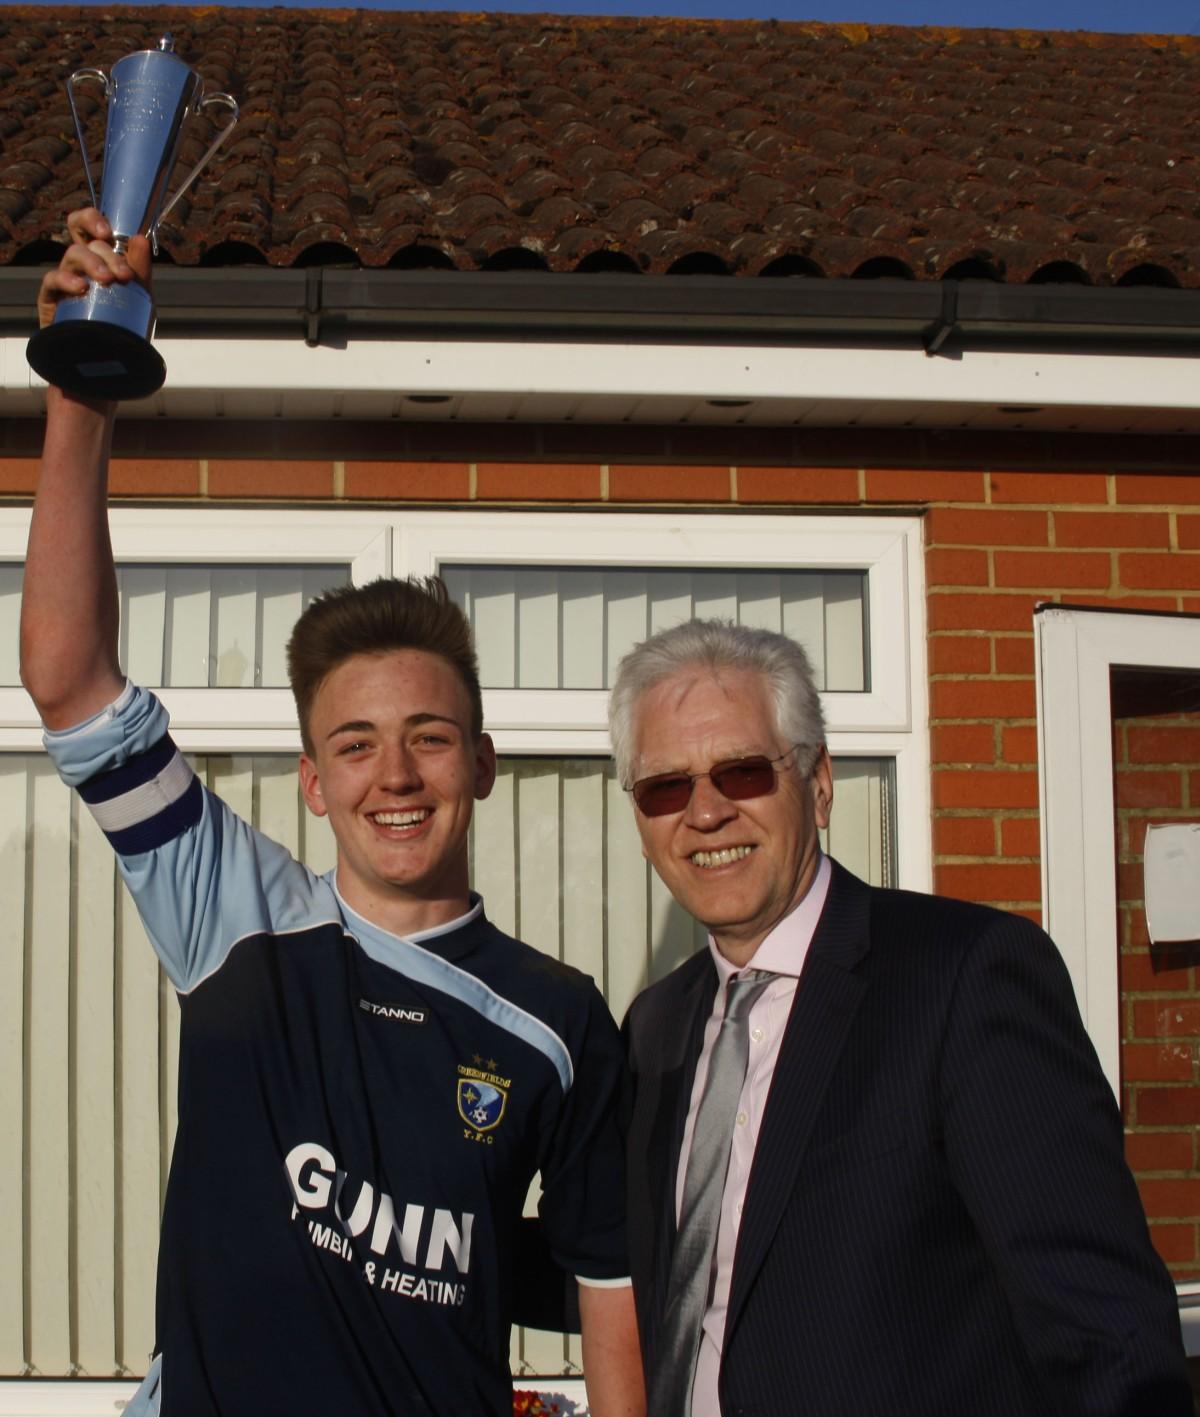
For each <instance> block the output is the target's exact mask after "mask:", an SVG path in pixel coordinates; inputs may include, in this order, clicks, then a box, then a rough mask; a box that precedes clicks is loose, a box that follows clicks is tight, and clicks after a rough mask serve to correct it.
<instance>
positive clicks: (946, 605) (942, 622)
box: [926, 590, 1042, 631]
mask: <svg viewBox="0 0 1200 1417" xmlns="http://www.w3.org/2000/svg"><path fill="white" fill-rule="evenodd" d="M1041 598H1042V597H1039V596H1033V595H1001V594H995V593H993V594H987V595H985V594H976V593H972V592H971V591H937V590H935V591H933V592H931V594H930V595H929V597H928V602H927V608H926V614H927V617H928V624H929V628H930V630H935V631H936V630H1032V629H1033V611H1034V607H1035V606H1036V605H1037V603H1038V600H1039V599H1041Z"/></svg>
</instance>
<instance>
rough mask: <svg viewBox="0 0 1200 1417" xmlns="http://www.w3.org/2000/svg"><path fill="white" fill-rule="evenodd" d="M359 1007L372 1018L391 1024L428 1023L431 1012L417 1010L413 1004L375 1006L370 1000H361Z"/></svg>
mask: <svg viewBox="0 0 1200 1417" xmlns="http://www.w3.org/2000/svg"><path fill="white" fill-rule="evenodd" d="M358 1007H359V1008H360V1009H362V1011H363V1013H365V1014H370V1015H371V1016H372V1018H383V1019H387V1020H389V1021H390V1022H391V1023H428V1022H429V1010H428V1009H421V1008H416V1007H414V1006H413V1005H411V1004H375V1003H372V1002H371V1000H370V999H359V1001H358Z"/></svg>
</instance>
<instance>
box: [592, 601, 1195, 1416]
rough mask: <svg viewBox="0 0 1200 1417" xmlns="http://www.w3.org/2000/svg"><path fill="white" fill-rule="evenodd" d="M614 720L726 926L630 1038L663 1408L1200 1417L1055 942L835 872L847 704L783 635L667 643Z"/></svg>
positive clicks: (664, 1411) (644, 817)
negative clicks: (840, 704)
mask: <svg viewBox="0 0 1200 1417" xmlns="http://www.w3.org/2000/svg"><path fill="white" fill-rule="evenodd" d="M610 717H611V722H612V737H613V752H614V756H615V757H616V760H617V770H618V773H619V775H620V778H621V781H622V783H623V784H625V785H626V786H627V787H629V788H630V789H631V791H632V796H633V802H634V810H635V813H636V817H637V826H638V831H639V833H640V834H641V838H642V844H643V847H644V848H645V852H646V855H647V857H649V859H650V861H651V863H652V865H653V866H654V869H655V870H656V871H657V872H658V873H659V875H660V876H661V877H662V879H663V881H664V883H665V884H666V885H667V886H668V888H669V889H670V891H671V893H672V894H673V895H674V897H675V899H676V900H677V901H679V903H680V905H682V906H683V908H684V909H685V910H687V911H688V912H689V913H690V914H691V915H693V916H694V917H695V918H696V919H697V920H699V921H701V922H702V923H703V924H704V925H705V926H706V927H707V928H708V931H709V935H710V944H709V948H708V949H707V950H703V951H701V952H700V953H699V954H697V955H695V956H693V958H692V959H690V960H688V961H687V962H686V963H684V964H683V965H681V966H680V967H679V968H678V969H677V970H675V971H674V973H672V974H670V975H668V976H667V977H666V978H665V979H662V980H660V981H659V982H658V983H657V984H655V985H653V986H652V987H651V988H649V989H647V990H646V991H645V992H644V993H643V994H642V995H640V996H639V998H638V999H636V1000H635V1001H634V1004H633V1006H632V1008H631V1009H630V1012H629V1017H628V1020H627V1022H626V1030H627V1033H628V1037H629V1044H630V1058H631V1062H632V1065H633V1072H634V1085H635V1103H634V1115H633V1123H632V1127H631V1129H630V1133H629V1238H630V1259H631V1262H632V1266H633V1276H634V1287H635V1292H636V1295H637V1303H638V1311H639V1317H640V1319H641V1333H642V1341H643V1345H644V1348H645V1358H646V1381H647V1388H648V1391H649V1408H650V1411H651V1412H652V1413H654V1417H689V1414H690V1417H718V1414H719V1413H722V1412H724V1413H734V1412H747V1413H750V1412H755V1413H757V1412H802V1413H804V1414H805V1417H846V1414H849V1413H868V1412H876V1413H888V1414H890V1417H968V1414H969V1417H1044V1414H1050V1413H1053V1414H1055V1417H1068V1414H1071V1417H1083V1414H1084V1413H1087V1414H1089V1417H1188V1414H1190V1413H1191V1411H1192V1397H1191V1392H1190V1387H1189V1383H1188V1374H1187V1367H1186V1365H1185V1362H1184V1356H1183V1348H1182V1343H1181V1340H1180V1332H1179V1317H1178V1313H1177V1309H1176V1301H1175V1294H1174V1291H1173V1289H1172V1287H1171V1283H1170V1280H1169V1278H1168V1276H1167V1273H1166V1270H1165V1268H1164V1266H1163V1264H1162V1262H1161V1261H1160V1260H1159V1258H1158V1256H1157V1255H1156V1254H1155V1253H1154V1251H1153V1249H1152V1248H1151V1245H1150V1239H1149V1235H1148V1233H1147V1228H1146V1221H1145V1217H1144V1216H1143V1214H1142V1209H1141V1204H1140V1202H1139V1200H1138V1193H1137V1190H1136V1187H1135V1186H1134V1183H1133V1178H1132V1176H1131V1175H1130V1174H1129V1171H1128V1169H1127V1167H1126V1165H1125V1161H1124V1156H1123V1147H1122V1143H1123V1137H1122V1129H1121V1118H1120V1114H1119V1113H1118V1111H1117V1107H1116V1104H1115V1102H1114V1099H1113V1095H1112V1091H1111V1089H1110V1088H1109V1086H1108V1083H1107V1082H1106V1081H1105V1079H1104V1076H1103V1074H1102V1073H1101V1071H1100V1066H1099V1064H1098V1062H1097V1060H1096V1055H1095V1052H1094V1051H1093V1049H1092V1047H1091V1043H1090V1042H1089V1040H1088V1037H1087V1034H1086V1033H1085V1032H1084V1029H1083V1026H1082V1023H1081V1021H1080V1018H1079V1012H1078V1009H1077V1008H1076V1006H1075V999H1074V995H1073V994H1072V991H1071V984H1070V980H1069V978H1068V976H1067V971H1066V969H1065V967H1064V965H1063V962H1062V959H1061V958H1060V956H1059V954H1058V951H1057V950H1056V949H1055V948H1054V945H1053V944H1052V943H1051V941H1050V940H1049V939H1048V938H1047V937H1046V936H1045V935H1044V934H1043V933H1042V932H1041V931H1040V930H1039V929H1037V927H1036V926H1034V925H1032V924H1031V923H1030V922H1029V921H1028V920H1024V919H1021V918H1019V917H1016V916H1012V915H1006V914H1003V913H1002V912H1000V911H997V910H990V909H986V908H984V907H981V906H976V905H969V904H967V903H965V902H962V901H954V900H942V899H939V898H938V897H936V896H928V895H918V894H913V893H910V892H905V891H895V890H880V889H876V888H872V887H871V886H868V885H866V884H865V883H864V882H862V881H860V880H858V879H857V878H856V877H854V876H852V875H851V874H850V873H849V872H848V871H846V870H844V869H843V868H842V867H840V866H839V865H838V864H837V863H836V862H834V861H831V860H830V859H829V858H828V857H826V856H824V855H823V854H822V851H821V847H820V840H819V835H818V833H819V831H820V829H821V828H823V827H825V826H827V825H828V823H829V814H830V810H831V807H832V802H833V778H832V773H831V769H830V761H829V754H828V753H827V751H826V749H825V731H824V725H823V723H822V717H821V705H820V699H819V697H818V694H817V690H816V687H815V685H814V683H813V679H812V674H811V671H810V669H809V666H808V662H807V660H806V658H805V656H804V652H803V650H802V649H801V648H800V646H799V645H797V644H795V643H794V642H793V641H792V640H789V639H788V638H786V637H785V636H783V635H779V634H773V633H770V632H768V631H766V630H753V629H749V628H747V627H745V626H732V625H727V624H722V623H720V622H717V621H692V622H690V623H688V624H685V625H679V626H676V627H674V628H673V629H669V630H665V631H663V632H662V633H660V634H658V635H655V636H653V637H652V638H651V639H649V640H648V641H646V642H645V643H644V644H642V645H639V646H638V647H637V648H636V649H635V650H633V651H632V652H631V653H630V654H629V655H628V656H626V658H625V659H624V660H623V661H622V663H621V666H620V669H619V672H618V676H617V682H616V685H615V687H614V689H613V696H612V704H611V710H610ZM738 1040H740V1047H739V1046H737V1041H738Z"/></svg>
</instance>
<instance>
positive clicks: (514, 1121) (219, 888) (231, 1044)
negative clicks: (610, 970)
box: [46, 687, 628, 1417]
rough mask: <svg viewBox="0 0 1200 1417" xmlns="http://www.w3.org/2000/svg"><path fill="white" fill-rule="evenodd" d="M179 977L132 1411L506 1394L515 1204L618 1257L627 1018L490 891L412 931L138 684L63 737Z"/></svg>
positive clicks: (567, 1239) (68, 765)
mask: <svg viewBox="0 0 1200 1417" xmlns="http://www.w3.org/2000/svg"><path fill="white" fill-rule="evenodd" d="M46 743H47V747H48V749H49V750H50V752H51V754H52V756H53V757H54V759H55V762H56V764H57V765H58V767H59V770H60V772H61V773H62V775H63V777H64V779H65V780H66V781H68V782H70V783H71V784H72V785H75V786H77V787H78V788H79V790H80V793H81V795H82V797H83V798H84V800H85V801H86V802H87V803H88V805H89V807H90V808H91V810H92V811H93V813H94V814H95V816H96V819H97V821H98V823H99V825H100V826H101V828H102V829H103V830H104V831H105V833H106V834H107V835H108V837H109V839H110V841H111V842H112V843H113V846H114V847H115V848H116V850H117V852H118V854H119V860H120V865H121V870H122V873H123V875H124V877H125V879H126V881H127V882H128V884H129V886H130V889H131V890H132V892H133V894H134V897H135V899H136V900H137V903H138V907H139V910H140V912H141V914H142V918H143V921H144V922H145V924H146V928H147V931H148V933H149V935H150V938H151V940H152V941H153V943H154V946H155V949H156V951H157V952H158V954H159V957H160V959H161V960H162V962H163V965H164V967H165V969H166V971H167V973H168V974H169V976H170V977H171V979H172V981H173V982H174V984H175V986H176V988H177V989H178V991H179V1000H180V1009H181V1029H180V1057H179V1128H178V1133H177V1137H176V1142H175V1151H174V1156H173V1158H172V1162H171V1173H170V1178H169V1181H168V1186H167V1199H166V1207H165V1211H164V1215H163V1226H162V1236H161V1244H160V1251H159V1277H158V1300H157V1327H158V1338H157V1347H158V1350H159V1354H158V1357H157V1359H156V1362H155V1366H154V1369H153V1371H152V1373H151V1375H150V1377H149V1378H148V1380H147V1383H146V1384H145V1385H144V1388H143V1390H142V1392H141V1393H140V1394H139V1398H138V1399H135V1404H134V1405H133V1406H132V1407H131V1408H130V1409H129V1411H130V1412H131V1413H136V1412H138V1411H151V1412H152V1411H158V1410H161V1412H163V1413H164V1414H167V1417H191V1414H206V1415H207V1414H216V1413H226V1414H228V1413H247V1414H255V1417H259V1414H263V1413H269V1412H284V1411H286V1412H295V1413H305V1412H313V1413H316V1412H327V1411H352V1412H355V1413H360V1414H374V1413H378V1414H385V1413H386V1414H396V1413H426V1412H429V1413H433V1412H436V1413H464V1414H465V1413H470V1414H476V1413H492V1412H494V1413H505V1414H507V1413H508V1412H509V1411H511V1379H510V1376H509V1370H508V1342H509V1329H510V1322H511V1320H510V1314H511V1307H512V1299H513V1294H514V1286H515V1285H516V1284H517V1283H519V1282H520V1275H519V1274H516V1273H515V1272H514V1270H515V1256H516V1236H517V1228H518V1221H519V1218H520V1215H521V1210H522V1206H523V1203H524V1200H525V1196H526V1194H527V1191H528V1188H529V1185H530V1182H531V1180H532V1178H533V1176H534V1174H535V1173H536V1172H539V1171H540V1173H541V1181H542V1198H541V1202H540V1215H541V1220H542V1225H543V1229H544V1232H545V1234H546V1237H547V1239H548V1241H549V1244H550V1247H551V1250H552V1252H553V1254H554V1257H555V1259H556V1260H557V1261H558V1263H559V1264H560V1265H562V1266H563V1268H565V1269H566V1270H568V1271H570V1272H573V1273H575V1274H577V1275H579V1276H580V1277H581V1278H583V1279H585V1280H586V1279H591V1280H595V1281H598V1282H604V1281H609V1280H614V1279H621V1278H623V1277H624V1276H625V1275H626V1274H627V1273H628V1268H627V1263H626V1258H625V1248H624V1246H625V1241H624V1207H623V1185H624V1183H623V1178H622V1156H621V1147H620V1138H619V1132H618V1126H617V1118H616V1109H617V1101H618V1096H619V1093H620V1089H621V1086H622V1079H623V1061H622V1054H621V1048H620V1042H619V1037H618V1034H617V1030H616V1027H615V1025H614V1023H613V1021H612V1019H611V1017H610V1015H609V1013H608V1010H607V1007H606V1006H605V1004H604V1002H603V1000H602V999H601V998H600V995H599V994H598V993H597V991H596V989H595V987H594V986H593V984H592V983H591V981H590V980H589V979H587V977H586V976H584V975H582V974H580V973H579V972H578V971H576V970H573V969H570V968H568V967H567V966H564V965H562V964H560V963H558V962H557V961H555V960H552V959H550V958H549V957H547V956H545V955H543V954H541V953H540V952H539V951H536V950H534V949H531V948H530V947H529V946H527V945H524V944H522V943H521V942H519V941H517V940H514V939H511V938H510V937H509V936H507V935H505V934H503V933H502V932H501V931H499V930H498V929H496V927H495V926H493V925H492V924H491V923H490V922H489V921H488V920H487V919H486V917H485V915H484V913H483V906H482V902H480V901H479V900H478V899H477V898H474V901H473V906H472V909H471V910H470V911H469V912H468V914H467V915H466V916H464V917H463V918H462V919H460V920H457V921H454V922H452V923H451V924H450V925H447V926H444V927H441V928H439V929H436V930H430V931H426V932H424V933H422V934H419V935H414V936H410V937H405V938H401V937H398V936H395V935H391V934H389V933H388V932H386V931H384V930H381V929H379V928H378V927H377V926H374V925H372V924H371V923H370V922H369V921H367V920H365V919H363V918H362V917H360V916H358V915H356V914H355V913H354V912H353V911H352V910H351V909H350V908H349V907H348V906H347V905H346V904H345V902H344V901H342V900H341V898H340V897H339V895H338V893H337V890H336V885H335V882H334V879H333V873H330V874H329V875H328V876H325V877H319V876H316V875H314V874H313V873H312V872H310V871H309V870H308V869H307V868H306V867H304V866H302V865H301V864H300V863H298V862H297V861H295V860H294V858H293V857H292V856H291V855H290V854H289V853H288V852H287V851H286V850H285V849H284V848H282V847H281V846H279V845H278V844H277V843H275V842H273V841H270V840H269V839H268V838H266V837H264V836H262V835H261V834H260V833H258V832H256V831H255V830H254V829H253V828H251V827H250V826H248V825H247V824H246V823H245V822H244V821H242V820H241V819H239V818H238V817H237V816H236V815H234V814H233V813H232V812H231V811H230V810H229V809H228V808H227V807H226V806H225V805H224V804H223V803H222V802H221V801H220V800H219V799H218V798H216V797H214V796H213V795H212V794H210V793H209V792H207V791H206V790H205V789H204V788H203V787H202V786H201V784H200V783H199V781H198V779H197V778H196V777H195V775H194V774H193V773H192V771H191V769H190V768H189V767H188V765H187V763H186V761H185V760H184V759H183V757H182V756H181V755H180V754H179V753H178V751H177V750H176V749H175V747H174V744H173V743H172V742H171V739H170V737H169V736H168V734H167V722H166V714H165V711H164V710H163V708H162V705H161V704H160V703H159V702H158V700H157V699H156V698H155V697H154V696H153V695H152V694H149V693H147V692H146V691H144V690H139V689H134V688H132V687H131V688H129V689H127V690H126V692H125V693H124V694H123V695H122V697H121V698H120V699H119V700H118V701H117V703H116V704H115V705H113V706H112V707H111V708H109V709H108V710H105V711H104V712H103V713H102V714H100V715H98V716H97V717H96V718H94V719H92V720H89V721H88V723H86V724H83V725H81V726H80V727H78V728H76V729H72V730H69V731H67V732H65V733H47V734H46Z"/></svg>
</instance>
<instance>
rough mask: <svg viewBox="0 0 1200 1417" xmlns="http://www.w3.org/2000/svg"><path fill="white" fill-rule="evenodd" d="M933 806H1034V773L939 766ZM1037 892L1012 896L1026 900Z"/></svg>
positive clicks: (1035, 783)
mask: <svg viewBox="0 0 1200 1417" xmlns="http://www.w3.org/2000/svg"><path fill="white" fill-rule="evenodd" d="M933 803H934V806H935V807H968V808H975V809H976V810H981V809H983V808H985V807H1036V806H1037V805H1038V780H1037V774H1036V773H1032V772H1020V771H1017V770H1013V771H1009V772H1004V771H999V770H998V771H996V772H981V771H980V770H979V769H978V768H974V769H961V770H960V769H955V768H941V769H937V770H935V771H934V774H933ZM1038 895H1040V890H1038V891H1034V892H1033V894H1032V896H1029V895H1024V896H1015V897H1013V899H1017V900H1029V899H1033V898H1035V897H1037V896H1038Z"/></svg>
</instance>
